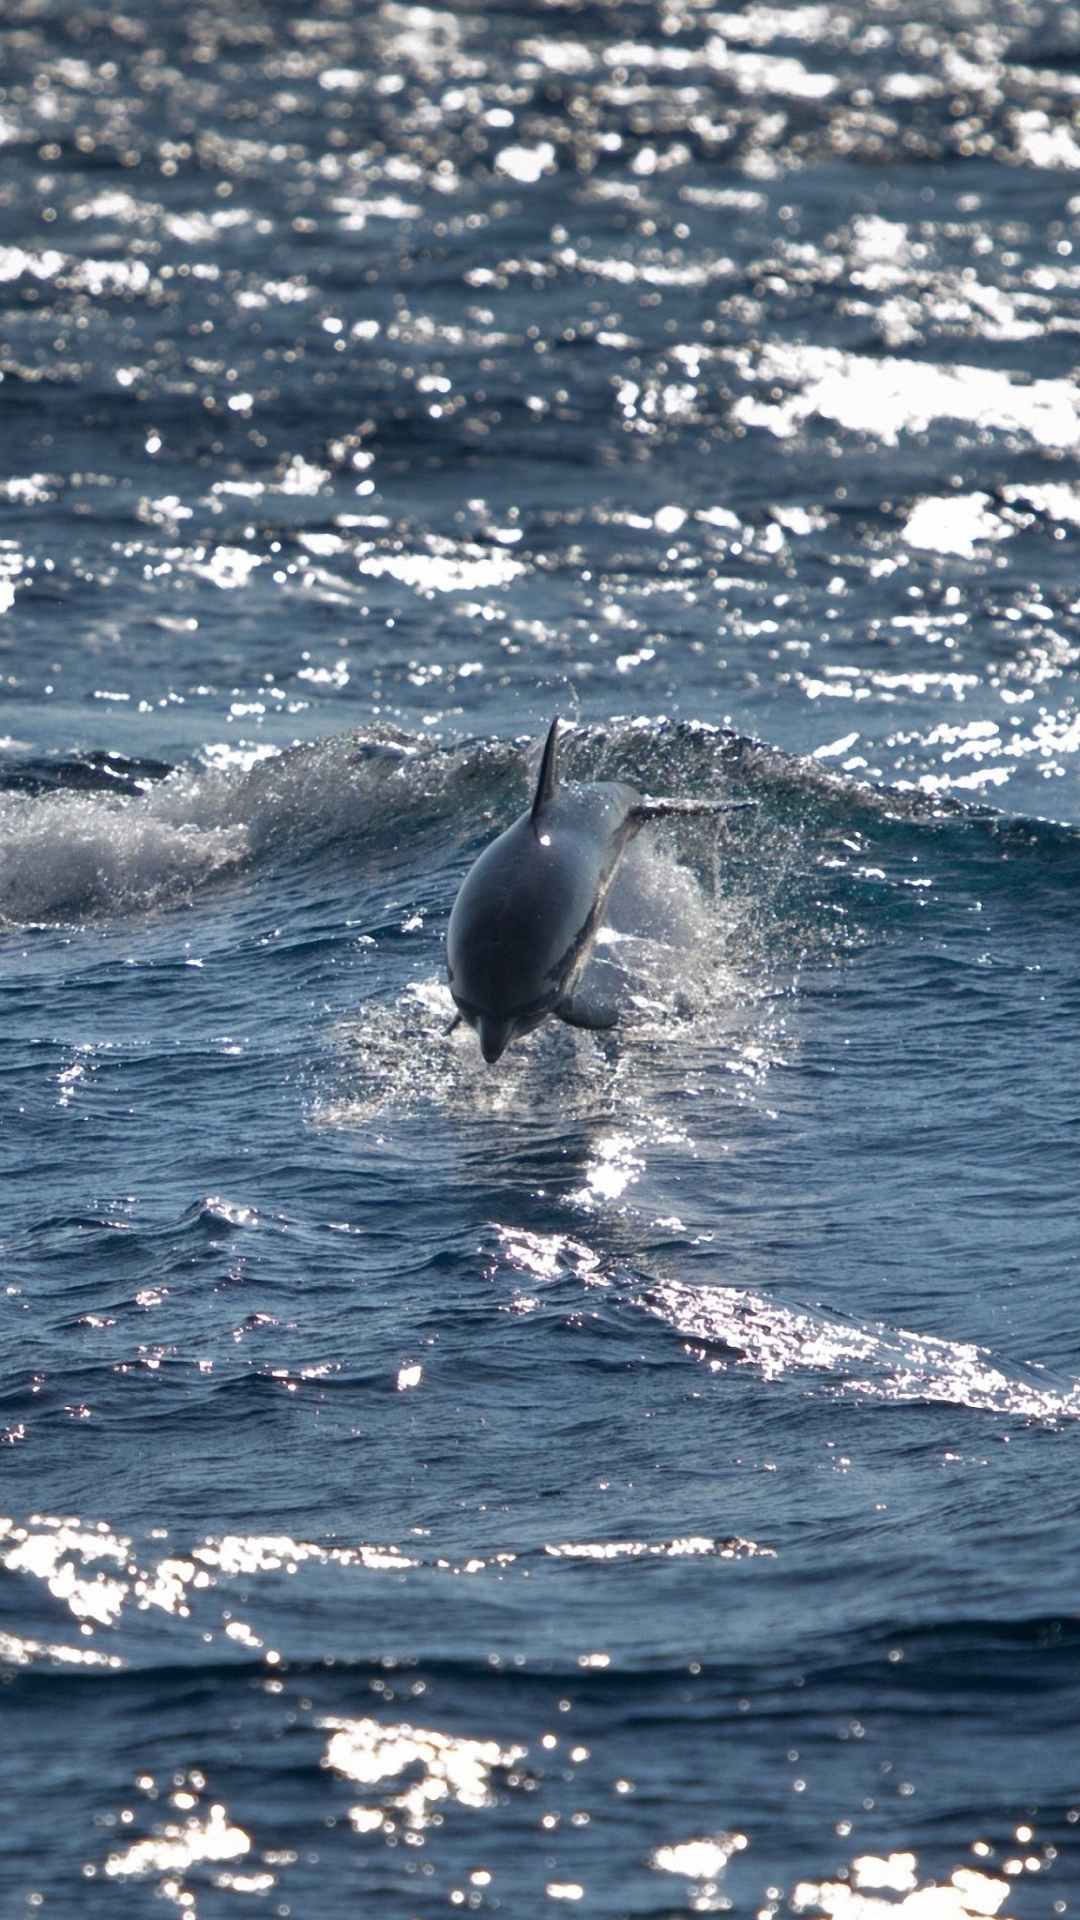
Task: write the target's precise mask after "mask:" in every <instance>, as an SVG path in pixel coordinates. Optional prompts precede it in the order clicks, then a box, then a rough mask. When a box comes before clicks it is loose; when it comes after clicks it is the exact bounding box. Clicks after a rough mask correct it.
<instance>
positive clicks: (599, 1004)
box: [552, 993, 619, 1033]
mask: <svg viewBox="0 0 1080 1920" xmlns="http://www.w3.org/2000/svg"><path fill="white" fill-rule="evenodd" d="M552 1012H553V1013H554V1014H555V1017H556V1019H558V1020H565V1022H566V1024H567V1026H568V1027H584V1028H585V1029H586V1031H587V1032H588V1033H604V1032H605V1031H606V1030H607V1028H608V1027H617V1026H618V1024H619V1009H618V1007H617V1006H616V1005H615V1002H614V1001H613V1000H594V999H593V998H592V997H591V996H590V995H589V994H584V993H568V994H567V996H566V999H565V1000H560V1001H559V1003H558V1006H556V1007H553V1008H552Z"/></svg>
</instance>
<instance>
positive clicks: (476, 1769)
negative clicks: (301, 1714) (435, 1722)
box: [318, 1718, 526, 1834]
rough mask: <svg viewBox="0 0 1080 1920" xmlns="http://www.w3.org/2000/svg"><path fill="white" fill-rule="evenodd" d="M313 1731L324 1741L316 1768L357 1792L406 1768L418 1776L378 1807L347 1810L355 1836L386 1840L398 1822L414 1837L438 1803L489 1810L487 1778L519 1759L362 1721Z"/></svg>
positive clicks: (487, 1747)
mask: <svg viewBox="0 0 1080 1920" xmlns="http://www.w3.org/2000/svg"><path fill="white" fill-rule="evenodd" d="M318 1724H319V1726H320V1727H322V1728H324V1729H325V1730H326V1731H328V1732H329V1733H330V1736H331V1737H330V1740H329V1743H328V1745H327V1749H326V1754H325V1757H324V1759H323V1762H322V1764H323V1766H324V1767H327V1768H329V1769H331V1770H332V1771H333V1772H334V1773H337V1774H340V1775H341V1776H342V1778H344V1779H346V1780H350V1781H353V1782H355V1783H356V1784H357V1785H358V1786H363V1787H371V1786H378V1785H380V1784H381V1783H382V1782H383V1781H386V1780H395V1779H398V1778H399V1777H400V1776H401V1775H402V1774H404V1773H406V1772H408V1771H409V1770H410V1769H412V1768H414V1767H417V1766H419V1767H420V1769H421V1773H420V1778H419V1779H417V1780H413V1781H411V1782H410V1783H409V1785H408V1786H406V1787H403V1788H402V1789H401V1791H400V1792H396V1793H393V1794H391V1795H389V1796H388V1798H387V1799H386V1800H385V1801H384V1802H383V1805H382V1806H381V1807H368V1806H356V1807H352V1808H350V1810H349V1818H350V1820H351V1822H352V1826H353V1829H354V1831H355V1832H357V1833H371V1832H377V1831H380V1830H381V1831H382V1832H384V1833H390V1834H392V1833H393V1832H394V1830H395V1826H396V1824H397V1821H398V1820H399V1819H400V1820H401V1821H403V1822H404V1824H405V1826H406V1827H408V1828H410V1829H412V1831H413V1832H418V1831H419V1830H421V1829H422V1828H424V1827H427V1826H429V1825H431V1823H432V1820H433V1818H434V1817H436V1814H435V1810H436V1809H437V1808H438V1807H439V1806H440V1805H442V1804H443V1803H444V1802H446V1801H455V1802H456V1803H457V1804H458V1806H462V1807H490V1806H493V1805H494V1802H495V1795H494V1790H493V1787H492V1775H493V1774H494V1773H495V1772H496V1771H500V1772H504V1773H505V1772H506V1771H507V1770H509V1769H510V1768H512V1767H513V1766H514V1765H515V1763H516V1762H517V1761H518V1760H523V1759H524V1758H525V1753H526V1748H524V1747H519V1746H508V1747H501V1746H500V1745H499V1744H498V1742H497V1741H495V1740H467V1739H462V1738H460V1737H458V1738H455V1737H453V1736H452V1735H450V1734H446V1733H442V1732H440V1731H439V1730H438V1729H437V1728H431V1727H413V1726H409V1725H407V1724H405V1723H402V1724H400V1725H398V1726H384V1725H383V1723H382V1722H381V1721H379V1720H373V1719H369V1718H364V1719H359V1720H338V1719H326V1720H320V1721H319V1723H318Z"/></svg>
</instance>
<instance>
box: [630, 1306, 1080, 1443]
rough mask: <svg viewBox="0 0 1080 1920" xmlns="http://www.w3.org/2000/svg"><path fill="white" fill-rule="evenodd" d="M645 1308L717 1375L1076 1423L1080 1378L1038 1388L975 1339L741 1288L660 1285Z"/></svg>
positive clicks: (1023, 1418)
mask: <svg viewBox="0 0 1080 1920" xmlns="http://www.w3.org/2000/svg"><path fill="white" fill-rule="evenodd" d="M640 1304H641V1305H642V1306H643V1307H644V1308H645V1309H646V1311H647V1312H648V1313H651V1314H653V1315H655V1316H656V1317H657V1318H658V1319H660V1320H663V1321H665V1322H666V1323H667V1324H668V1325H669V1326H672V1327H673V1328H675V1329H676V1330H677V1331H678V1332H680V1333H682V1334H685V1335H687V1336H688V1345H687V1352H688V1353H690V1354H691V1355H692V1356H693V1357H694V1358H695V1359H697V1360H699V1361H701V1362H702V1363H703V1364H705V1365H707V1366H709V1367H710V1368H711V1369H712V1370H713V1371H714V1372H715V1371H719V1370H722V1369H723V1368H725V1367H727V1366H729V1365H732V1364H735V1365H740V1366H751V1367H754V1368H756V1369H757V1370H758V1371H759V1372H760V1374H761V1377H762V1379H764V1380H766V1381H776V1380H782V1379H784V1378H785V1377H786V1376H787V1375H789V1374H791V1373H797V1372H798V1373H803V1372H812V1373H819V1374H821V1375H823V1376H824V1379H825V1382H826V1385H827V1388H829V1389H831V1390H832V1391H836V1392H844V1393H847V1394H856V1395H859V1396H861V1397H864V1398H866V1399H870V1400H885V1401H892V1402H896V1403H900V1402H922V1403H925V1404H929V1405H937V1406H957V1407H969V1408H971V1409H972V1410H973V1411H974V1410H977V1411H982V1412H987V1413H998V1414H1006V1415H1011V1416H1013V1417H1015V1418H1016V1419H1019V1420H1030V1421H1039V1422H1045V1423H1047V1424H1049V1425H1056V1424H1058V1423H1059V1422H1060V1421H1063V1420H1067V1421H1071V1420H1077V1419H1080V1384H1078V1385H1076V1386H1073V1387H1072V1388H1070V1389H1066V1390H1065V1391H1055V1390H1054V1389H1053V1388H1044V1387H1039V1386H1035V1385H1034V1384H1032V1383H1031V1382H1029V1381H1027V1380H1024V1379H1023V1378H1020V1377H1018V1376H1016V1375H1010V1374H1008V1373H1006V1372H1005V1371H1004V1370H1003V1369H1002V1368H1001V1367H1000V1366H999V1365H998V1364H997V1363H996V1362H995V1361H994V1358H993V1356H992V1355H991V1354H989V1353H988V1352H987V1351H986V1349H985V1348H983V1347H979V1346H976V1345H974V1344H973V1343H971V1342H966V1341H954V1340H943V1339H939V1338H937V1337H935V1336H933V1335H930V1334H920V1333H912V1332H910V1331H908V1330H907V1329H905V1328H903V1327H885V1326H882V1325H880V1324H876V1325H874V1326H872V1327H860V1326H846V1325H844V1324H842V1323H841V1322H839V1321H836V1320H830V1319H828V1318H827V1317H826V1316H825V1315H823V1314H821V1313H818V1312H815V1311H811V1310H810V1309H809V1308H799V1307H790V1306H786V1305H784V1304H783V1303H782V1302H780V1301H776V1300H771V1299H769V1298H767V1297H766V1296H765V1295H763V1294H755V1293H751V1292H749V1291H744V1290H743V1289H741V1288H735V1287H701V1286H689V1285H686V1284H684V1283H683V1282H680V1281H673V1280H665V1281H656V1282H654V1283H653V1284H652V1285H651V1286H650V1287H649V1288H648V1289H647V1290H646V1292H645V1293H644V1294H643V1295H642V1296H641V1301H640ZM717 1348H720V1349H722V1350H723V1351H722V1352H721V1353H718V1352H717Z"/></svg>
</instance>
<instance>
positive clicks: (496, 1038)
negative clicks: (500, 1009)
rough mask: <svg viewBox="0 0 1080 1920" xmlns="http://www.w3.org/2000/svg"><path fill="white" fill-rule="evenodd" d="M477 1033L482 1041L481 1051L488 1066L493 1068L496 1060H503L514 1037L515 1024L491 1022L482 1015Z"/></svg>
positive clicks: (477, 1024) (510, 1022)
mask: <svg viewBox="0 0 1080 1920" xmlns="http://www.w3.org/2000/svg"><path fill="white" fill-rule="evenodd" d="M476 1032H477V1037H478V1039H479V1041H480V1051H481V1053H482V1054H483V1056H484V1059H485V1060H486V1061H487V1064H488V1066H489V1067H493V1066H494V1065H495V1062H496V1060H499V1059H501V1058H502V1055H503V1054H504V1053H505V1052H506V1049H507V1047H508V1046H509V1045H510V1042H511V1040H512V1039H513V1037H514V1022H513V1021H512V1020H490V1019H488V1018H487V1017H486V1016H485V1015H484V1014H481V1016H480V1018H479V1020H478V1021H477V1023H476Z"/></svg>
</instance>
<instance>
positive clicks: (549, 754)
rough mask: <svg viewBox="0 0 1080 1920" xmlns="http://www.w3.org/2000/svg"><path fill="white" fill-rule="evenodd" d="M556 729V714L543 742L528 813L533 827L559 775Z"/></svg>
mask: <svg viewBox="0 0 1080 1920" xmlns="http://www.w3.org/2000/svg"><path fill="white" fill-rule="evenodd" d="M558 731H559V716H558V714H556V715H555V718H554V720H553V721H552V723H551V728H550V731H549V733H548V737H547V739H546V741H545V742H544V757H543V759H542V760H541V762H540V777H539V779H538V780H537V782H536V797H535V799H534V800H533V803H532V811H531V813H530V815H529V818H530V820H531V821H532V823H533V826H534V827H535V826H537V825H538V824H539V820H540V815H541V814H542V813H543V811H544V808H545V807H546V806H547V804H548V801H549V800H551V799H552V798H553V797H554V793H555V786H556V783H557V781H558V777H559V775H558V768H557V767H556V764H555V740H556V736H557V734H558Z"/></svg>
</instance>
